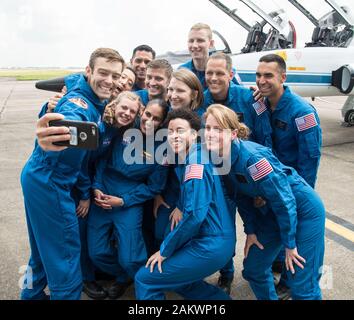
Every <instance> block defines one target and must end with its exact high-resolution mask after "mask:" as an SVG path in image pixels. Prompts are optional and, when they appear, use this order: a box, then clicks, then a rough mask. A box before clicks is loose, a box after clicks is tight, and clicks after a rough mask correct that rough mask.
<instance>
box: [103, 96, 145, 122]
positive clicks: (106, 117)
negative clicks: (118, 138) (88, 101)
mask: <svg viewBox="0 0 354 320" xmlns="http://www.w3.org/2000/svg"><path fill="white" fill-rule="evenodd" d="M125 98H127V99H129V100H131V101H136V102H137V103H138V105H139V110H140V109H141V108H142V103H141V99H140V97H139V96H138V95H137V94H135V93H134V92H130V91H123V92H121V93H120V94H119V95H118V96H117V98H115V99H114V100H113V101H111V102H110V103H109V104H107V106H106V108H105V109H104V113H103V117H102V119H103V121H104V122H106V123H108V124H109V125H111V126H115V125H116V124H117V120H116V117H115V113H116V106H117V105H118V104H119V103H120V102H121V101H122V100H123V99H125ZM139 110H138V112H137V114H139ZM133 124H134V121H133V123H132V124H131V125H133Z"/></svg>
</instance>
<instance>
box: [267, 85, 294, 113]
mask: <svg viewBox="0 0 354 320" xmlns="http://www.w3.org/2000/svg"><path fill="white" fill-rule="evenodd" d="M283 87H284V93H283V95H282V96H281V98H280V100H279V102H278V104H277V107H276V108H275V111H279V110H281V109H283V108H285V107H286V106H287V104H288V102H289V100H290V98H291V96H292V92H291V90H290V88H289V87H288V86H283ZM267 106H269V102H268V101H267Z"/></svg>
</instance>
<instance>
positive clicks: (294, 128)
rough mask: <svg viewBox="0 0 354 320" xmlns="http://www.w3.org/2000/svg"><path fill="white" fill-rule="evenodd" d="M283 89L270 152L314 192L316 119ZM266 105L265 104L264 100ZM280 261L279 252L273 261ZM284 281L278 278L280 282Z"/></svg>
mask: <svg viewBox="0 0 354 320" xmlns="http://www.w3.org/2000/svg"><path fill="white" fill-rule="evenodd" d="M284 89H285V91H284V93H283V95H282V97H281V98H280V100H279V102H278V104H277V106H276V108H275V110H274V112H271V111H270V119H271V124H272V130H273V133H272V137H273V152H274V154H275V155H276V156H277V157H278V159H279V160H280V161H281V162H282V163H284V164H285V165H287V166H290V167H292V168H294V169H295V170H296V171H297V172H298V174H299V175H300V176H301V177H303V178H304V179H305V180H306V182H307V183H308V184H309V185H310V186H311V187H313V188H314V187H315V183H316V178H317V171H318V167H319V164H320V158H321V145H322V130H321V127H320V119H319V117H318V115H317V111H316V109H315V108H314V107H313V106H312V105H310V104H309V103H308V102H306V101H305V100H303V99H302V98H301V97H299V96H298V95H296V94H294V93H292V92H291V90H290V88H289V87H286V86H284ZM266 104H269V103H268V101H267V100H266ZM269 110H270V108H269ZM284 259H285V252H284V251H282V252H281V253H280V254H279V256H278V257H277V258H276V261H284ZM285 278H286V277H282V281H285Z"/></svg>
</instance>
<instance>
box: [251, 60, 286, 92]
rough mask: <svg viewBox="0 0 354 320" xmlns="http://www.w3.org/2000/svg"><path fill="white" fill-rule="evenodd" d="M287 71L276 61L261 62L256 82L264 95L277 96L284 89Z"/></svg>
mask: <svg viewBox="0 0 354 320" xmlns="http://www.w3.org/2000/svg"><path fill="white" fill-rule="evenodd" d="M285 80H286V73H285V72H281V71H280V68H279V66H278V64H277V63H276V62H260V63H259V64H258V67H257V71H256V83H257V86H258V89H259V90H260V92H261V93H262V95H263V96H264V97H268V98H271V97H276V96H277V95H278V94H279V92H282V90H283V84H284V82H285Z"/></svg>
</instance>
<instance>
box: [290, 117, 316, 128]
mask: <svg viewBox="0 0 354 320" xmlns="http://www.w3.org/2000/svg"><path fill="white" fill-rule="evenodd" d="M295 122H296V126H297V130H299V131H304V130H307V129H309V128H312V127H316V126H317V120H316V118H315V115H314V114H313V113H309V114H307V115H306V116H303V117H300V118H296V119H295Z"/></svg>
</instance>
